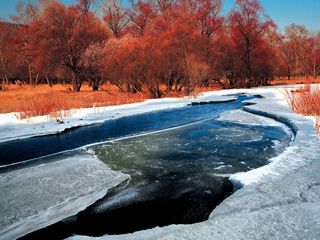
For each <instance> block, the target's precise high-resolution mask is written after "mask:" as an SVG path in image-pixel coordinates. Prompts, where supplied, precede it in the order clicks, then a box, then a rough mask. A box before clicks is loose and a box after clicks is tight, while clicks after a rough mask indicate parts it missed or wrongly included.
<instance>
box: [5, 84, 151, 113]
mask: <svg viewBox="0 0 320 240" xmlns="http://www.w3.org/2000/svg"><path fill="white" fill-rule="evenodd" d="M69 87H70V86H69V85H63V84H58V85H54V86H53V87H52V88H50V87H49V86H48V85H39V86H36V87H32V86H29V85H23V86H18V85H10V86H9V89H8V90H7V91H2V92H0V113H8V112H19V113H20V114H19V117H21V118H28V117H32V116H42V115H50V117H52V118H61V117H66V116H67V115H68V114H70V111H69V112H68V113H66V112H65V110H70V109H77V108H85V107H99V106H111V105H119V104H125V103H134V102H141V101H143V100H145V99H146V98H147V94H127V93H121V92H119V91H118V89H116V87H115V86H113V85H106V86H103V89H107V91H98V92H93V91H92V90H91V88H90V87H89V86H87V85H85V86H83V88H82V91H81V92H72V91H70V90H68V89H69Z"/></svg>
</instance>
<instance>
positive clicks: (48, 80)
mask: <svg viewBox="0 0 320 240" xmlns="http://www.w3.org/2000/svg"><path fill="white" fill-rule="evenodd" d="M44 77H45V79H46V80H47V83H48V85H49V86H50V87H52V83H51V81H50V79H49V78H48V75H47V73H45V74H44Z"/></svg>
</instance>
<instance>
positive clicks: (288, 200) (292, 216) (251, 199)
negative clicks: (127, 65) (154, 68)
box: [0, 88, 320, 240]
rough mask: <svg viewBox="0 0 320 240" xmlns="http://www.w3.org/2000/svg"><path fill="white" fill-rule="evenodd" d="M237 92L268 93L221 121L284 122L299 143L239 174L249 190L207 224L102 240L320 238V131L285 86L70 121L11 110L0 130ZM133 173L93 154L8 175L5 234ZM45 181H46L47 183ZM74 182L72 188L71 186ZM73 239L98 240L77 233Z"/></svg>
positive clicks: (29, 131) (24, 133) (15, 134)
mask: <svg viewBox="0 0 320 240" xmlns="http://www.w3.org/2000/svg"><path fill="white" fill-rule="evenodd" d="M235 93H246V94H260V95H262V96H263V97H264V98H262V99H255V100H249V101H248V102H251V103H256V104H255V105H248V106H246V107H244V109H243V110H236V111H231V112H226V113H224V114H222V116H220V120H221V121H232V122H240V123H244V124H275V121H274V120H276V121H278V122H281V123H282V124H285V125H286V126H287V127H288V128H290V129H291V131H293V132H294V133H295V139H294V140H293V142H292V144H291V146H290V147H289V148H287V150H286V151H285V152H283V153H282V154H281V155H279V156H277V157H275V158H273V159H270V164H268V165H266V166H263V167H261V168H258V169H255V170H252V171H249V172H246V173H237V174H234V175H232V176H231V177H230V179H231V181H232V182H233V183H234V184H235V185H236V186H239V187H242V188H241V189H240V190H238V191H237V192H235V193H234V194H233V195H232V196H230V197H229V198H227V199H226V200H224V201H223V202H222V203H221V204H220V205H219V206H218V207H217V208H216V209H215V210H214V211H213V212H212V213H211V215H210V218H209V220H207V221H205V222H201V223H197V224H192V225H171V226H167V227H163V228H154V229H150V230H144V231H140V232H136V233H133V234H126V235H120V236H107V235H106V236H103V237H101V238H100V239H119V240H120V239H121V240H122V239H128V240H129V239H130V240H131V239H139V240H140V239H318V238H319V236H320V174H319V169H320V162H319V157H320V140H319V138H318V136H317V135H316V132H315V129H314V120H313V119H312V118H306V117H303V116H299V115H297V114H295V113H292V112H291V110H290V109H289V108H288V106H287V104H286V101H285V99H284V97H283V94H282V92H281V91H280V90H279V89H277V88H258V89H250V90H243V89H241V90H226V91H219V92H211V93H206V94H203V96H201V97H199V98H198V99H196V100H190V99H187V98H186V99H161V100H150V101H146V102H144V103H138V104H131V105H124V106H118V107H108V108H99V109H95V110H93V109H82V110H79V111H77V112H76V113H75V114H74V115H73V116H72V117H71V118H70V119H69V120H64V121H65V124H57V123H56V122H55V121H53V120H51V121H46V119H45V118H43V117H39V118H34V119H31V120H29V122H27V121H21V120H17V119H16V118H15V116H14V114H3V115H0V131H1V133H3V134H1V137H0V141H2V142H4V141H8V140H12V139H18V138H27V137H31V136H37V135H44V134H49V133H56V132H62V131H63V130H64V129H66V128H71V127H74V126H80V125H87V124H93V123H98V122H103V121H104V120H106V119H112V118H117V117H121V116H128V115H130V114H136V113H144V112H150V111H156V110H161V109H168V108H177V107H183V106H185V105H187V104H188V103H190V102H191V101H227V100H230V99H233V98H234V97H233V96H222V95H227V94H235ZM261 116H263V117H261ZM270 118H272V119H273V120H272V121H270ZM70 169H72V171H70ZM128 177H129V176H127V175H124V174H121V173H119V172H114V171H112V170H110V169H109V168H108V167H107V166H105V165H104V164H102V163H101V162H99V161H98V160H97V159H96V158H95V157H93V156H92V155H89V154H88V155H82V156H81V157H79V156H77V157H76V158H67V159H61V160H59V161H55V162H50V163H48V164H45V165H40V166H34V167H29V168H24V169H20V170H16V171H12V172H7V173H2V174H0V185H1V189H0V196H1V199H0V207H1V208H0V216H1V220H0V239H10V238H15V237H17V236H21V234H23V233H24V234H25V233H28V232H31V231H34V230H36V229H39V228H41V227H43V226H47V225H49V224H51V223H53V222H56V221H58V220H60V219H63V218H65V217H67V216H71V215H73V214H75V213H76V212H77V211H80V210H82V209H84V208H85V207H86V206H88V205H90V204H91V203H93V202H94V201H95V200H97V199H99V198H101V197H102V196H103V195H104V194H105V193H106V192H107V190H108V189H109V188H111V187H113V186H115V185H118V184H119V183H121V182H123V181H125V180H126V179H128ZM66 178H68V179H66ZM39 179H42V180H41V181H40V182H39ZM50 179H51V180H52V179H55V181H54V182H55V185H56V186H55V187H56V190H58V189H59V194H55V198H52V193H50V192H48V191H46V190H47V187H48V184H50V188H51V187H52V181H50ZM71 179H72V180H71ZM66 182H68V183H70V185H71V186H69V184H68V185H66V184H64V183H66ZM29 185H34V186H35V185H37V186H41V187H39V188H34V191H35V192H34V196H39V199H35V200H34V199H31V198H30V197H29V199H28V196H30V194H28V192H29V191H31V189H30V188H28V186H29ZM12 189H15V190H14V191H12ZM71 189H77V190H76V191H71ZM60 190H61V192H60ZM54 191H55V190H53V192H54ZM56 193H57V192H56ZM3 196H4V197H3ZM31 196H32V195H31ZM26 203H28V206H25V204H26ZM22 204H23V206H22ZM35 209H36V210H35ZM70 239H90V238H89V237H85V236H74V237H71V238H70Z"/></svg>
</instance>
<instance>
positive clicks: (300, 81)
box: [271, 77, 320, 85]
mask: <svg viewBox="0 0 320 240" xmlns="http://www.w3.org/2000/svg"><path fill="white" fill-rule="evenodd" d="M312 83H320V77H318V78H316V79H314V78H312V77H309V78H304V77H297V78H292V79H290V80H288V79H287V78H283V79H279V78H276V79H274V80H272V81H271V84H272V85H292V84H312Z"/></svg>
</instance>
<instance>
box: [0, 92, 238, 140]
mask: <svg viewBox="0 0 320 240" xmlns="http://www.w3.org/2000/svg"><path fill="white" fill-rule="evenodd" d="M210 95H211V94H210V93H206V94H203V95H201V96H200V97H198V98H197V101H208V96H209V97H210ZM234 99H236V98H235V97H234V96H221V95H220V96H217V97H216V98H215V99H214V101H217V102H224V101H226V102H228V101H230V100H234ZM193 100H194V99H191V98H164V99H152V100H147V101H145V102H142V103H134V104H125V105H120V106H109V107H97V108H83V109H76V110H71V111H70V113H67V114H66V116H70V117H66V118H65V119H63V123H62V124H61V123H59V122H57V121H56V120H55V119H50V117H49V116H39V117H32V118H29V119H22V120H21V119H19V118H17V115H18V114H17V113H7V114H0V132H1V135H0V143H1V142H7V141H11V140H15V139H24V138H29V137H34V136H42V135H49V134H56V133H61V132H63V131H65V130H68V129H71V128H75V127H81V126H87V125H92V124H97V123H102V122H104V121H106V120H109V119H117V118H120V117H125V116H130V115H133V114H142V113H147V112H153V111H160V110H165V109H173V108H180V107H184V106H187V105H188V104H190V103H191V102H192V101H193Z"/></svg>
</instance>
